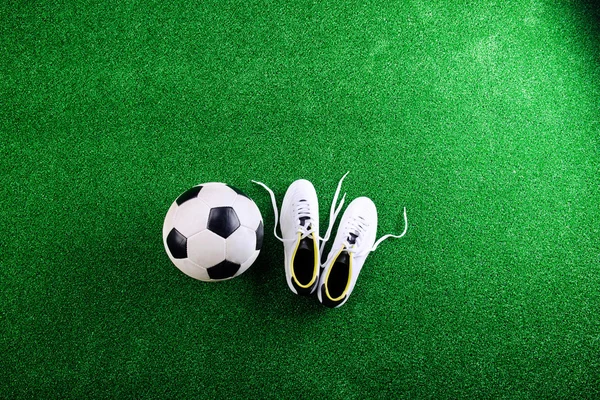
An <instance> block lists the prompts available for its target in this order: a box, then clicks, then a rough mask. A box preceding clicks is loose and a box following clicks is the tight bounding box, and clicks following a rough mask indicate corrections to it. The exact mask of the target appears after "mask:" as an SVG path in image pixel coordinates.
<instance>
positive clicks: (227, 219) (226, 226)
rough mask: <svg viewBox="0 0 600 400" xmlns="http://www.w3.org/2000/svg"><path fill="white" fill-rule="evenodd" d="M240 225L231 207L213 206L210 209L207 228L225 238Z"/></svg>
mask: <svg viewBox="0 0 600 400" xmlns="http://www.w3.org/2000/svg"><path fill="white" fill-rule="evenodd" d="M239 227H240V219H239V218H238V216H237V214H236V213H235V210H234V209H233V207H215V208H211V209H210V213H209V215H208V224H207V228H208V230H210V231H211V232H214V233H216V234H217V235H219V236H221V237H222V238H225V239H227V238H228V237H229V236H230V235H231V234H232V233H233V232H235V231H236V229H237V228H239Z"/></svg>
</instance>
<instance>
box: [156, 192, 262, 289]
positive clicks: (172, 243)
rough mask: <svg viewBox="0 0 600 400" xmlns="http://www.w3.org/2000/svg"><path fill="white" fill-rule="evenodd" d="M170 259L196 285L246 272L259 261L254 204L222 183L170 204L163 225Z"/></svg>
mask: <svg viewBox="0 0 600 400" xmlns="http://www.w3.org/2000/svg"><path fill="white" fill-rule="evenodd" d="M163 242H164V245H165V250H166V251H167V254H168V255H169V258H170V259H171V261H172V262H173V264H175V266H176V267H177V268H179V269H180V270H181V271H182V272H183V273H185V274H186V275H188V276H191V277H192V278H195V279H199V280H201V281H221V280H225V279H231V278H234V277H236V276H238V275H240V274H242V273H243V272H244V271H246V270H247V269H248V268H249V267H250V266H251V265H252V263H253V262H254V261H255V260H256V258H257V257H258V254H259V253H260V248H261V247H262V242H263V221H262V216H261V214H260V211H259V209H258V207H257V206H256V203H254V201H252V199H250V198H249V197H248V196H246V195H245V194H244V193H242V192H241V191H240V190H238V189H236V188H234V187H231V186H229V185H226V184H224V183H216V182H211V183H204V184H202V185H198V186H194V187H193V188H191V189H189V190H187V191H185V192H184V193H183V194H181V195H180V196H179V197H178V198H177V200H175V201H174V202H173V204H172V205H171V207H170V208H169V211H168V212H167V215H166V217H165V222H164V224H163Z"/></svg>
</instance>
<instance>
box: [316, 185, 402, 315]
mask: <svg viewBox="0 0 600 400" xmlns="http://www.w3.org/2000/svg"><path fill="white" fill-rule="evenodd" d="M404 222H405V228H404V232H403V233H402V234H400V235H385V236H383V237H382V238H381V239H379V240H378V241H377V242H376V241H375V239H376V235H377V208H376V207H375V204H374V203H373V201H372V200H371V199H369V198H367V197H359V198H357V199H355V200H354V201H352V202H351V203H350V205H349V206H348V208H347V209H346V211H344V214H343V215H342V219H341V221H340V225H339V228H338V233H337V235H336V236H335V239H334V241H333V245H332V247H331V250H330V252H329V255H328V256H327V260H326V261H325V264H324V265H323V269H322V271H321V273H320V281H319V290H318V291H317V297H318V298H319V301H320V302H321V303H322V304H323V305H325V306H327V307H331V308H334V307H340V306H342V305H343V304H344V303H345V302H346V301H347V300H348V297H349V296H350V294H351V293H352V290H353V289H354V286H355V285H356V280H357V279H358V275H359V274H360V271H361V270H362V267H363V265H364V263H365V260H366V258H367V256H368V255H369V253H370V252H372V251H375V250H376V249H377V246H378V245H379V244H380V243H381V242H382V241H384V240H385V239H387V238H389V237H395V238H400V237H402V236H404V235H405V234H406V230H407V228H408V223H407V219H406V209H404Z"/></svg>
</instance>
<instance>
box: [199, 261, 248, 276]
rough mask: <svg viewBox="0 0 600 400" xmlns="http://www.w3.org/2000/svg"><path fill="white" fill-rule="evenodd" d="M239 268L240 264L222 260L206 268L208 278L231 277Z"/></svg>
mask: <svg viewBox="0 0 600 400" xmlns="http://www.w3.org/2000/svg"><path fill="white" fill-rule="evenodd" d="M239 269H240V264H236V263H232V262H231V261H227V260H225V261H223V262H220V263H219V264H217V265H215V266H213V267H210V268H208V269H207V271H208V276H209V277H210V279H227V278H231V277H233V276H234V275H235V274H236V273H237V272H238V271H239Z"/></svg>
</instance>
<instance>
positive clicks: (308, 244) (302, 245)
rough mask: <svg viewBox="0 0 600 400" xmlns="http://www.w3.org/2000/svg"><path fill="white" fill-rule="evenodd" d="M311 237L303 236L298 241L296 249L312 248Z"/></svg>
mask: <svg viewBox="0 0 600 400" xmlns="http://www.w3.org/2000/svg"><path fill="white" fill-rule="evenodd" d="M312 249H313V248H312V239H310V238H304V239H302V240H301V241H300V244H299V245H298V250H312Z"/></svg>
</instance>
